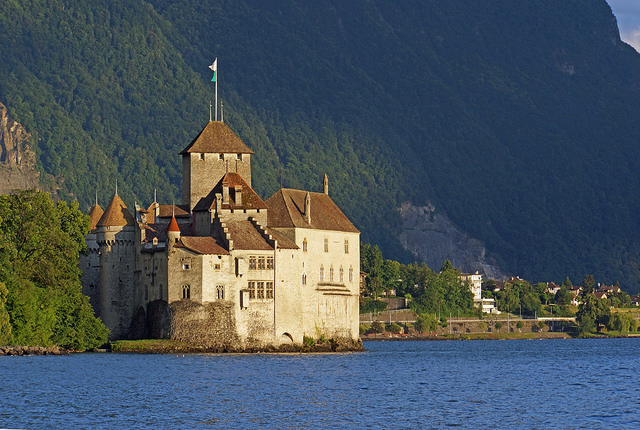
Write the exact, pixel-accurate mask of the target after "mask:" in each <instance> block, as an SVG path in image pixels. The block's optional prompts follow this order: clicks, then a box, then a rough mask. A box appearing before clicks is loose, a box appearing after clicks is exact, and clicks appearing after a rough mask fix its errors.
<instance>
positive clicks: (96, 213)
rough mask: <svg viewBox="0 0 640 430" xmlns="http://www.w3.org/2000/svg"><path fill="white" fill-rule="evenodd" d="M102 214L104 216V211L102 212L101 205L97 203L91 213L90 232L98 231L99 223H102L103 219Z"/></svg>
mask: <svg viewBox="0 0 640 430" xmlns="http://www.w3.org/2000/svg"><path fill="white" fill-rule="evenodd" d="M102 214H104V211H103V210H102V208H101V207H100V205H98V204H97V203H96V205H95V206H94V207H92V208H91V210H90V211H89V220H90V221H89V224H90V227H89V231H94V230H95V229H96V226H97V225H98V221H100V218H102Z"/></svg>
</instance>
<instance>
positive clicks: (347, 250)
mask: <svg viewBox="0 0 640 430" xmlns="http://www.w3.org/2000/svg"><path fill="white" fill-rule="evenodd" d="M344 253H345V254H348V253H349V239H345V240H344Z"/></svg>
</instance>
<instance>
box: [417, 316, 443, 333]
mask: <svg viewBox="0 0 640 430" xmlns="http://www.w3.org/2000/svg"><path fill="white" fill-rule="evenodd" d="M437 327H438V322H437V321H436V316H435V315H433V314H420V315H418V318H416V324H415V329H416V331H417V332H418V333H431V332H434V331H435V330H436V328H437Z"/></svg>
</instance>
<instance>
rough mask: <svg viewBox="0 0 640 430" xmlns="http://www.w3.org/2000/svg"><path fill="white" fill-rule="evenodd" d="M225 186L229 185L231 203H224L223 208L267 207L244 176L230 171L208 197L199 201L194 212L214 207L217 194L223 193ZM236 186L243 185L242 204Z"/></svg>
mask: <svg viewBox="0 0 640 430" xmlns="http://www.w3.org/2000/svg"><path fill="white" fill-rule="evenodd" d="M225 186H226V187H229V203H227V204H223V205H222V209H267V204H266V203H265V202H264V201H263V200H262V199H261V198H260V196H259V195H258V194H256V192H255V191H253V189H252V188H251V187H250V186H249V184H247V183H246V182H245V181H244V179H243V178H242V176H240V175H239V174H237V173H234V172H229V173H226V174H225V175H224V176H223V177H222V179H220V181H219V182H218V183H217V184H216V186H215V187H213V189H212V190H211V191H210V192H209V194H207V196H206V197H203V198H201V199H200V200H199V201H198V203H197V204H196V205H195V206H194V208H193V210H194V212H196V211H207V210H209V209H214V201H215V196H216V194H223V188H224V187H225ZM236 186H240V187H242V191H241V197H242V202H241V203H240V204H238V198H237V197H238V196H236V191H235V187H236Z"/></svg>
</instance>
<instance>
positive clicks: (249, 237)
mask: <svg viewBox="0 0 640 430" xmlns="http://www.w3.org/2000/svg"><path fill="white" fill-rule="evenodd" d="M225 225H226V227H227V228H228V231H229V234H230V235H231V240H233V248H234V249H241V250H250V249H255V250H271V249H273V247H272V246H271V245H269V242H267V241H266V239H265V238H264V237H263V236H262V234H261V233H260V232H259V231H258V229H257V228H256V226H255V225H253V223H252V222H251V221H249V220H239V221H235V220H234V221H225Z"/></svg>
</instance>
